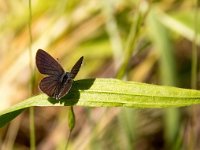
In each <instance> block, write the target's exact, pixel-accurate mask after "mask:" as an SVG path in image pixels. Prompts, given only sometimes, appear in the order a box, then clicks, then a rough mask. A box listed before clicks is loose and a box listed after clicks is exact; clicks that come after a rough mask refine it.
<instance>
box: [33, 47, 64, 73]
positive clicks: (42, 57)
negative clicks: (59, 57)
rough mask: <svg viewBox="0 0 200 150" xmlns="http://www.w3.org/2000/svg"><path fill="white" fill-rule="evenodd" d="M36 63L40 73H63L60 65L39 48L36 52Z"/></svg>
mask: <svg viewBox="0 0 200 150" xmlns="http://www.w3.org/2000/svg"><path fill="white" fill-rule="evenodd" d="M36 65H37V68H38V70H39V71H40V73H42V74H46V75H53V76H55V75H56V76H61V75H62V74H63V73H64V69H63V68H62V67H61V65H60V64H59V63H58V62H57V61H56V60H55V59H54V58H53V57H52V56H51V55H49V54H48V53H47V52H45V51H44V50H42V49H39V50H38V51H37V53H36Z"/></svg>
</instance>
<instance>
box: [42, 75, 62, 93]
mask: <svg viewBox="0 0 200 150" xmlns="http://www.w3.org/2000/svg"><path fill="white" fill-rule="evenodd" d="M58 86H59V79H58V78H57V77H56V76H48V77H45V78H43V79H42V80H41V81H40V84H39V88H40V90H41V91H42V92H44V93H46V94H47V95H48V96H49V97H54V95H55V92H56V91H57V89H58Z"/></svg>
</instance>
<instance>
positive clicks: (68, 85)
mask: <svg viewBox="0 0 200 150" xmlns="http://www.w3.org/2000/svg"><path fill="white" fill-rule="evenodd" d="M72 83H73V80H72V79H70V78H68V79H67V80H66V82H65V83H64V84H63V85H62V87H61V89H60V93H59V94H58V96H57V97H56V99H60V98H62V97H63V96H65V95H66V94H67V93H68V92H69V90H70V89H71V87H72Z"/></svg>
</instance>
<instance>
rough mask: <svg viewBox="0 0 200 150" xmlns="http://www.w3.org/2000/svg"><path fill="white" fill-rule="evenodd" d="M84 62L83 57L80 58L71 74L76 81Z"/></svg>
mask: <svg viewBox="0 0 200 150" xmlns="http://www.w3.org/2000/svg"><path fill="white" fill-rule="evenodd" d="M82 62H83V56H82V57H81V58H79V60H78V61H77V62H76V64H75V65H74V66H73V67H72V69H71V72H70V77H71V78H72V79H74V78H75V77H76V75H77V73H78V72H79V69H80V67H81V64H82Z"/></svg>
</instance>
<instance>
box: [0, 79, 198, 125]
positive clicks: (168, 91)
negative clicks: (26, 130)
mask: <svg viewBox="0 0 200 150" xmlns="http://www.w3.org/2000/svg"><path fill="white" fill-rule="evenodd" d="M199 103H200V91H197V90H189V89H181V88H175V87H169V86H158V85H152V84H145V83H138V82H131V81H122V80H117V79H106V78H105V79H101V78H97V79H84V80H79V81H75V82H74V84H73V87H72V89H71V90H70V92H69V93H68V94H67V95H66V96H65V97H64V98H63V99H61V100H60V101H58V100H55V99H53V98H49V97H48V96H46V95H45V94H40V95H37V96H33V97H30V98H28V99H26V100H24V101H22V102H20V103H18V104H16V105H14V106H12V107H10V108H9V109H7V110H5V111H3V112H1V113H0V127H2V126H3V125H5V124H6V123H8V122H9V121H10V120H12V119H13V118H15V117H16V116H17V115H18V114H19V113H20V112H21V111H22V110H24V109H25V108H28V107H31V106H72V105H77V106H86V107H116V106H119V107H135V108H164V107H180V106H189V105H192V104H199Z"/></svg>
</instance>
